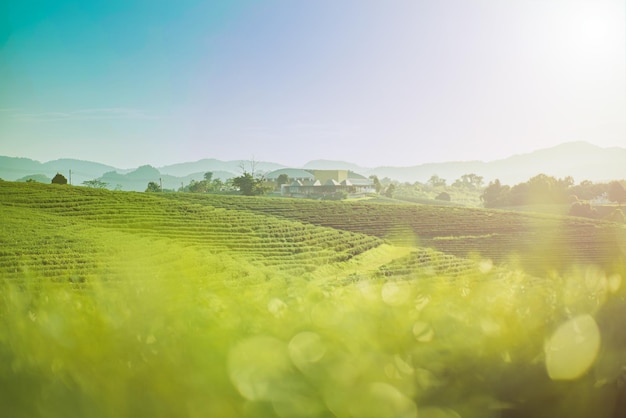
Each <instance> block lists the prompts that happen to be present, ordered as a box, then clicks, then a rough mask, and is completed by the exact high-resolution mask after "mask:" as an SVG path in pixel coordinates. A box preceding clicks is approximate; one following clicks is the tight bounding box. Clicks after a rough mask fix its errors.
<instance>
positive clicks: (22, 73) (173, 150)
mask: <svg viewBox="0 0 626 418" xmlns="http://www.w3.org/2000/svg"><path fill="white" fill-rule="evenodd" d="M625 9H626V6H625V4H624V1H623V0H507V1H500V0H430V1H423V0H386V1H382V0H378V1H374V0H315V1H313V0H311V1H305V0H301V1H294V0H283V1H279V0H276V1H272V0H269V1H262V0H247V1H243V0H242V1H228V2H226V1H196V0H183V1H171V2H166V1H158V0H144V1H131V0H128V1H125V0H115V1H111V0H109V1H89V0H82V1H80V0H76V1H31V0H8V2H6V1H5V2H2V5H0V155H9V156H20V157H29V158H34V159H37V160H40V161H48V160H51V159H56V158H60V157H69V158H81V159H88V160H93V161H98V162H102V163H106V164H111V165H114V166H117V167H134V166H138V165H142V164H152V165H155V166H160V165H166V164H171V163H176V162H183V161H195V160H199V159H202V158H218V159H223V160H231V159H250V158H255V159H256V160H265V161H274V162H278V163H282V164H285V165H292V166H299V165H302V164H304V163H305V162H307V161H309V160H312V159H318V158H325V159H341V160H347V161H351V162H355V163H357V164H361V165H364V166H380V165H396V166H400V165H416V164H420V163H425V162H434V161H449V160H476V159H480V160H493V159H497V158H502V157H506V156H508V155H511V154H515V153H521V152H529V151H532V150H535V149H538V148H543V147H547V146H552V145H555V144H558V143H562V142H566V141H579V140H584V141H589V142H592V143H595V144H597V145H600V146H626V31H625V27H626V23H625V22H626V11H625Z"/></svg>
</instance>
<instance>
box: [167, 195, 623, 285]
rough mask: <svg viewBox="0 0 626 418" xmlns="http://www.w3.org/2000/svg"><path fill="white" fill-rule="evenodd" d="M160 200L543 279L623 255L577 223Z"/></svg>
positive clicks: (608, 229) (617, 241)
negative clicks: (294, 223) (477, 259)
mask: <svg viewBox="0 0 626 418" xmlns="http://www.w3.org/2000/svg"><path fill="white" fill-rule="evenodd" d="M166 196H167V197H168V198H171V199H176V200H183V201H193V202H198V203H202V204H204V205H209V206H214V207H224V208H229V209H235V210H249V211H252V212H254V213H264V214H267V215H273V216H278V217H283V218H287V219H293V220H298V221H300V222H306V223H310V224H313V225H319V226H325V227H331V228H335V229H340V230H345V231H350V232H358V233H362V234H367V235H371V236H376V237H379V238H381V239H386V240H390V241H391V242H393V243H395V244H397V245H409V246H414V245H419V246H423V247H430V248H433V249H436V250H438V251H442V252H446V253H449V254H453V255H455V256H457V257H462V258H465V257H468V256H472V255H480V256H482V257H486V258H489V259H492V260H494V261H496V262H505V261H512V259H513V258H516V257H517V258H518V262H519V263H521V265H522V266H523V267H524V268H525V269H526V270H528V271H531V272H533V273H536V274H545V273H546V272H548V271H552V270H563V269H565V268H567V267H568V266H571V265H573V264H578V263H585V264H588V263H591V264H596V265H601V266H603V267H605V268H610V267H611V266H612V265H614V264H615V263H616V261H617V260H619V259H622V258H623V257H624V245H626V228H624V226H623V225H619V224H615V223H611V222H603V221H595V220H590V219H584V218H574V217H561V216H551V215H541V214H532V213H521V212H516V211H503V210H487V209H477V208H465V207H447V206H432V205H418V204H401V203H383V202H368V201H351V202H325V201H311V200H302V199H283V198H263V197H251V198H243V197H240V196H215V195H205V196H202V195H194V194H171V195H166Z"/></svg>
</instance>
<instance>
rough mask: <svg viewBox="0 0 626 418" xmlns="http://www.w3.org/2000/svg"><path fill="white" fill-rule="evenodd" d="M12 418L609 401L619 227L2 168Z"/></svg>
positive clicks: (622, 402) (1, 317) (436, 409)
mask: <svg viewBox="0 0 626 418" xmlns="http://www.w3.org/2000/svg"><path fill="white" fill-rule="evenodd" d="M0 220H1V221H0V411H1V412H2V413H1V414H0V415H1V416H6V417H15V418H19V417H69V416H79V417H144V416H145V417H284V418H289V417H346V418H347V417H357V418H366V417H372V418H374V417H377V418H386V417H388V418H392V417H406V418H409V417H411V418H415V417H420V418H421V417H426V418H439V417H450V418H453V417H590V416H593V417H619V416H623V414H624V413H626V389H625V388H626V386H625V385H624V380H625V379H626V376H625V375H624V370H626V338H624V333H623V329H624V325H626V301H625V300H624V296H625V292H624V284H623V283H622V282H623V280H624V278H625V277H626V267H625V264H624V260H625V259H626V229H625V228H624V226H623V225H620V224H616V223H608V222H594V221H589V220H584V219H577V218H565V217H549V216H541V215H530V214H519V213H517V214H516V213H512V212H506V211H487V210H480V209H465V208H454V207H432V206H420V205H409V204H406V205H405V204H402V205H395V204H387V203H374V202H370V203H368V202H318V201H306V200H294V199H279V198H244V197H239V196H219V195H193V194H167V193H164V194H150V193H131V192H112V191H105V190H94V189H88V188H83V187H71V186H57V185H41V184H34V183H11V182H1V181H0Z"/></svg>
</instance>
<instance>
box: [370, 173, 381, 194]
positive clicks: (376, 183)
mask: <svg viewBox="0 0 626 418" xmlns="http://www.w3.org/2000/svg"><path fill="white" fill-rule="evenodd" d="M369 178H370V179H372V181H373V182H374V190H376V193H380V192H381V191H382V190H383V185H382V183H381V182H380V180H379V179H378V176H376V175H374V174H372V175H371V176H370V177H369Z"/></svg>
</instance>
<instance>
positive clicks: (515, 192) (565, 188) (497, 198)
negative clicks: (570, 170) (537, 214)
mask: <svg viewBox="0 0 626 418" xmlns="http://www.w3.org/2000/svg"><path fill="white" fill-rule="evenodd" d="M573 185H574V180H573V179H572V178H571V177H564V178H561V179H557V178H555V177H552V176H547V175H545V174H539V175H537V176H534V177H532V178H531V179H529V180H528V181H527V182H525V183H519V184H516V185H514V186H513V187H509V186H506V185H502V184H500V180H495V181H492V182H490V183H489V185H488V186H487V187H486V188H485V190H484V191H483V194H482V195H481V199H482V200H483V202H484V205H485V207H487V208H495V207H505V206H524V205H541V204H565V203H568V200H569V199H570V196H572V195H576V190H574V188H573Z"/></svg>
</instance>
